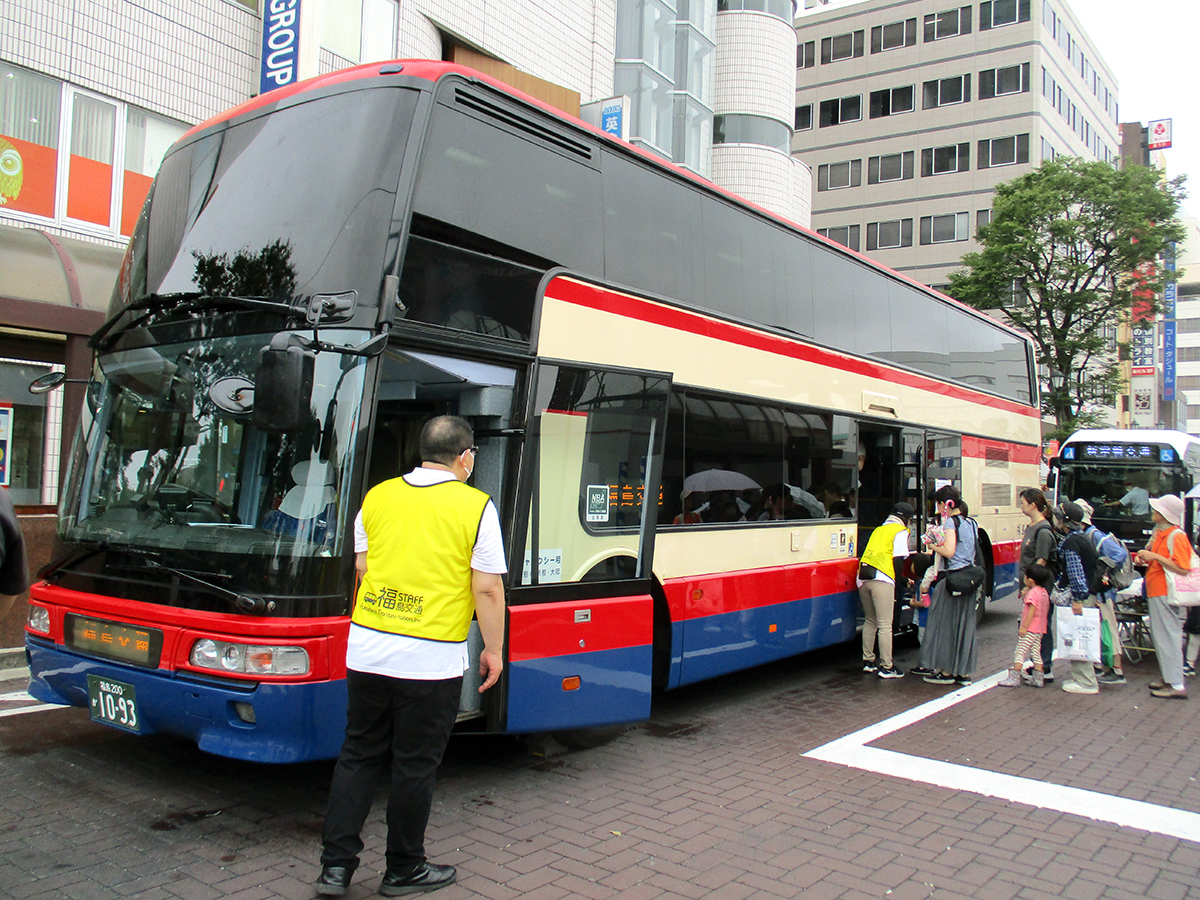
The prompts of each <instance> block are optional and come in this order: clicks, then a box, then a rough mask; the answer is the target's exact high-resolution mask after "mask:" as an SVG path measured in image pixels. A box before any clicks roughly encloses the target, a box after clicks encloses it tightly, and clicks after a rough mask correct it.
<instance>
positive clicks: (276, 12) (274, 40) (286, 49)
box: [258, 0, 300, 94]
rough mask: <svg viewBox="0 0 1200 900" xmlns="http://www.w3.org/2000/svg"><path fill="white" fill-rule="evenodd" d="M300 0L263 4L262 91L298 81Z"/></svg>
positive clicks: (260, 88) (282, 0) (272, 0)
mask: <svg viewBox="0 0 1200 900" xmlns="http://www.w3.org/2000/svg"><path fill="white" fill-rule="evenodd" d="M299 72H300V0H267V2H266V3H265V4H264V6H263V27H262V70H261V72H260V74H259V79H258V91H259V93H260V94H265V93H267V91H272V90H274V89H275V88H278V87H283V86H284V85H286V84H292V83H294V82H296V81H298V80H299Z"/></svg>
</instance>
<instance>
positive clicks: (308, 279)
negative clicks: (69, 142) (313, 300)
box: [122, 89, 416, 301]
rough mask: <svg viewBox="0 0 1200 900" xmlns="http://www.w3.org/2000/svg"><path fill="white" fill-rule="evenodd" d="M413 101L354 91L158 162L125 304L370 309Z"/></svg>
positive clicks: (396, 93)
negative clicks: (287, 301) (192, 296)
mask: <svg viewBox="0 0 1200 900" xmlns="http://www.w3.org/2000/svg"><path fill="white" fill-rule="evenodd" d="M415 96H416V95H415V94H414V93H413V92H410V91H405V90H400V89H378V90H364V91H354V92H351V93H347V94H339V95H337V96H333V97H327V98H324V99H319V100H313V101H311V102H307V103H301V104H299V105H297V106H295V107H292V108H290V109H281V110H277V111H275V112H274V113H272V114H270V115H267V116H260V117H259V118H256V119H253V120H251V121H248V122H244V123H242V124H238V125H233V126H230V127H227V128H224V129H222V130H221V131H219V132H217V133H215V134H211V135H208V136H205V137H202V138H200V139H199V140H196V141H193V142H191V143H189V144H186V145H185V146H183V147H181V148H179V149H178V150H176V151H174V152H173V153H171V155H169V156H168V157H167V158H166V160H165V161H164V162H163V165H162V169H161V170H160V172H159V175H158V178H157V180H156V182H155V186H154V192H153V197H152V199H151V203H150V214H149V218H148V220H147V219H143V220H142V221H141V222H140V223H139V226H138V229H137V233H136V234H135V236H134V238H133V241H132V258H131V263H132V265H131V275H130V279H129V288H128V291H129V295H128V296H126V297H124V298H122V299H123V300H124V301H127V300H130V299H137V298H138V297H139V296H141V295H144V294H146V293H152V292H159V293H173V292H193V291H198V290H199V291H203V292H205V293H226V294H229V293H232V294H241V295H260V296H261V295H266V296H271V297H278V298H284V297H286V298H290V297H292V296H294V295H296V294H309V293H317V292H321V293H341V292H345V291H351V290H357V291H358V292H359V294H360V296H366V297H370V298H372V299H374V297H376V296H377V295H378V291H379V281H380V277H381V274H382V270H383V264H384V260H383V257H384V244H385V241H386V240H387V238H388V235H389V232H391V231H392V230H393V228H392V216H393V211H394V207H395V200H396V186H397V183H398V181H399V178H400V161H401V159H402V157H403V154H404V146H405V142H406V141H407V139H408V132H409V127H410V125H411V122H412V114H413V109H414V106H415V103H416V101H415Z"/></svg>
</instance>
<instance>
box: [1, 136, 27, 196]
mask: <svg viewBox="0 0 1200 900" xmlns="http://www.w3.org/2000/svg"><path fill="white" fill-rule="evenodd" d="M24 168H25V165H24V162H23V161H22V160H21V154H20V153H19V152H18V151H17V148H16V147H14V146H13V145H12V144H10V143H9V142H8V141H6V140H5V139H4V138H2V137H0V206H3V205H4V204H5V203H7V202H8V201H9V200H16V199H17V196H18V195H19V194H20V193H21V182H22V181H23V180H24V177H25V176H24Z"/></svg>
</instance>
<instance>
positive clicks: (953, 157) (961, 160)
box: [921, 144, 971, 176]
mask: <svg viewBox="0 0 1200 900" xmlns="http://www.w3.org/2000/svg"><path fill="white" fill-rule="evenodd" d="M970 169H971V145H970V144H950V145H949V146H947V147H926V148H925V149H924V150H922V151H921V175H922V176H929V175H948V174H950V173H951V172H967V171H970Z"/></svg>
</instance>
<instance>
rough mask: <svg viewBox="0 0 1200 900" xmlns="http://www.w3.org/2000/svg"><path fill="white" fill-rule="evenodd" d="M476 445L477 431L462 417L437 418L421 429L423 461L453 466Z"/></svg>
mask: <svg viewBox="0 0 1200 900" xmlns="http://www.w3.org/2000/svg"><path fill="white" fill-rule="evenodd" d="M474 444H475V429H473V428H472V427H471V423H470V422H468V421H467V420H466V419H464V418H462V417H461V416H435V417H434V418H432V419H430V420H429V421H428V422H426V423H425V426H424V427H423V428H422V429H421V441H420V450H421V461H422V462H435V463H440V464H441V465H443V466H448V465H451V464H452V463H453V462H454V460H455V459H457V458H458V457H459V456H460V455H461V454H462V452H463V451H464V450H469V449H470V448H471V447H472V446H473V445H474Z"/></svg>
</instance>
